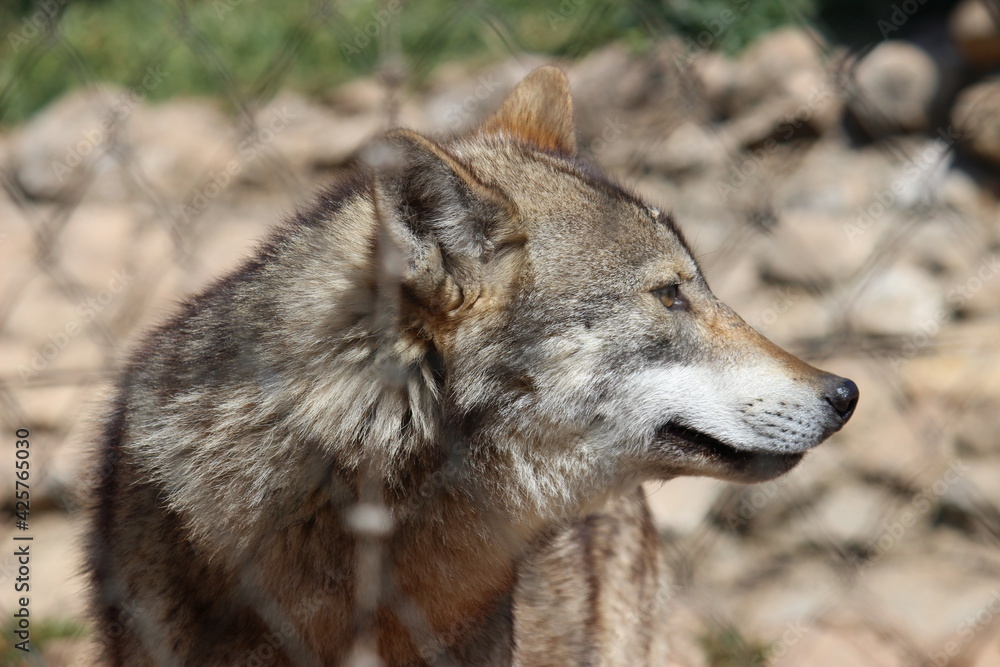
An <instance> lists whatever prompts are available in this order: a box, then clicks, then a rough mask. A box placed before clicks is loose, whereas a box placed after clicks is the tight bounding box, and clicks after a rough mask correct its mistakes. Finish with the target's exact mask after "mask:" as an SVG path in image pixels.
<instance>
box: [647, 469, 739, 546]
mask: <svg viewBox="0 0 1000 667" xmlns="http://www.w3.org/2000/svg"><path fill="white" fill-rule="evenodd" d="M723 487H724V484H723V483H722V482H720V481H718V480H715V479H709V478H706V477H678V478H677V479H672V480H670V481H669V482H666V483H664V484H660V485H650V486H649V487H648V489H647V493H646V497H647V498H648V499H649V506H650V508H651V509H652V510H653V518H654V519H655V520H656V525H657V527H658V528H659V529H660V530H661V531H662V530H667V531H671V532H672V533H674V534H678V535H686V534H689V533H691V532H693V531H695V530H696V529H697V528H698V527H699V526H701V525H702V523H703V522H704V521H705V519H706V518H707V517H708V514H709V510H711V508H712V505H713V504H714V503H715V501H716V499H717V498H718V497H719V494H720V492H721V491H722V489H723Z"/></svg>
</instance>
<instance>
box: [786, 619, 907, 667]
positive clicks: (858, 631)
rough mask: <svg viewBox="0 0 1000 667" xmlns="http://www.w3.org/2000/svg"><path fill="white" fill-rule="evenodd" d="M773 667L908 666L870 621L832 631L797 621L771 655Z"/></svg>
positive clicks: (865, 620) (858, 622)
mask: <svg viewBox="0 0 1000 667" xmlns="http://www.w3.org/2000/svg"><path fill="white" fill-rule="evenodd" d="M768 655H769V656H770V657H772V658H773V661H768V663H767V664H768V665H771V666H772V667H799V666H800V665H809V667H908V666H909V665H910V664H912V663H909V662H907V661H906V660H905V659H904V658H903V657H902V656H901V655H900V650H899V647H897V646H892V645H891V644H889V643H888V642H887V641H886V638H885V637H884V635H883V634H882V633H880V632H878V631H877V630H876V628H874V627H873V626H872V624H871V622H870V621H869V620H868V619H857V621H856V623H855V624H852V625H851V626H850V627H838V628H829V627H824V626H823V625H816V624H814V623H809V622H807V621H806V622H794V623H792V625H790V626H789V627H788V628H787V629H785V631H784V632H783V633H782V634H781V635H780V636H779V640H778V641H776V642H775V644H774V645H773V646H772V647H771V649H770V652H769V654H768Z"/></svg>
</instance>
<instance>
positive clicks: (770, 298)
mask: <svg viewBox="0 0 1000 667" xmlns="http://www.w3.org/2000/svg"><path fill="white" fill-rule="evenodd" d="M827 301H828V300H827V299H824V298H823V297H817V295H816V294H814V293H812V292H810V291H809V290H806V289H802V288H801V287H797V286H793V285H768V286H765V287H761V288H759V289H757V290H754V300H753V302H752V305H751V304H747V305H741V306H740V307H739V309H738V311H737V312H739V313H740V315H741V316H742V317H743V319H745V320H746V321H747V322H748V323H749V324H750V326H752V327H753V328H754V329H756V330H757V331H760V332H761V333H762V334H764V335H765V336H767V337H768V338H770V339H771V340H773V341H774V342H776V343H777V344H778V345H782V346H786V345H788V344H790V343H792V342H794V341H804V340H822V339H823V338H825V337H826V336H828V335H829V334H830V332H831V330H832V329H833V327H834V325H835V322H834V315H835V312H836V311H835V309H834V308H833V307H831V304H830V303H828V302H827Z"/></svg>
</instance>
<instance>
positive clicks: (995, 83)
mask: <svg viewBox="0 0 1000 667" xmlns="http://www.w3.org/2000/svg"><path fill="white" fill-rule="evenodd" d="M951 121H952V123H953V124H954V126H955V130H956V132H957V133H958V136H959V139H958V140H959V143H960V144H961V145H962V146H963V147H964V148H966V149H967V150H968V151H969V152H971V153H972V154H973V155H976V156H977V157H979V158H981V159H983V160H986V161H987V162H990V163H991V164H993V165H995V166H996V165H1000V78H992V79H989V80H987V81H983V82H982V83H978V84H976V85H974V86H970V87H969V88H966V89H965V90H963V91H962V92H961V93H960V94H959V96H958V99H956V100H955V106H954V107H953V108H952V112H951Z"/></svg>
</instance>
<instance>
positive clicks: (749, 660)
mask: <svg viewBox="0 0 1000 667" xmlns="http://www.w3.org/2000/svg"><path fill="white" fill-rule="evenodd" d="M698 640H699V644H700V645H701V649H702V652H703V654H704V656H705V660H706V661H707V663H708V664H709V665H710V666H711V667H763V666H764V665H766V664H767V663H768V653H769V649H770V645H769V644H767V643H764V642H760V641H756V640H754V639H750V638H747V637H745V636H744V635H743V634H742V633H741V632H740V631H739V629H737V628H736V627H733V626H728V625H724V626H719V625H712V626H711V627H709V628H707V629H706V630H705V631H704V632H703V633H702V634H701V636H700V637H699V638H698Z"/></svg>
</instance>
